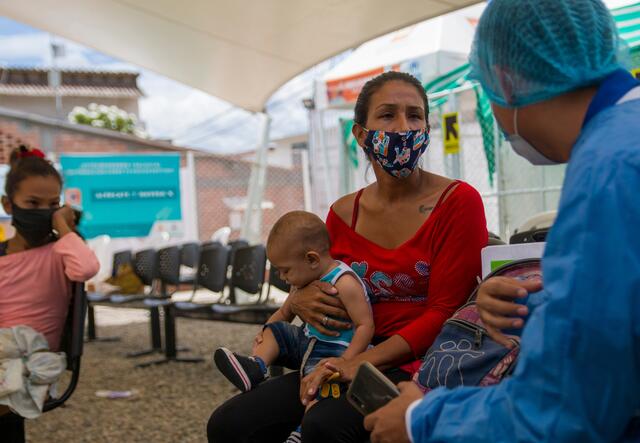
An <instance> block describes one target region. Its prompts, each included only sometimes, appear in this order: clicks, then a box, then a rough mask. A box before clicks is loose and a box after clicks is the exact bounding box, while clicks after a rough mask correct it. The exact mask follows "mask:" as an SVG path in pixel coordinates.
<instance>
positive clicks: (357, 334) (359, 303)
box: [336, 274, 374, 360]
mask: <svg viewBox="0 0 640 443" xmlns="http://www.w3.org/2000/svg"><path fill="white" fill-rule="evenodd" d="M336 288H338V297H339V298H340V300H341V301H342V304H343V305H344V307H345V309H346V310H347V313H348V314H349V317H350V318H351V321H352V322H353V324H354V327H355V331H354V334H353V340H351V343H350V344H349V347H348V348H347V350H346V351H345V353H344V354H343V355H342V356H343V357H344V358H345V359H347V360H350V359H351V358H353V357H355V356H356V355H358V354H360V353H362V352H364V351H365V350H366V349H367V347H368V346H369V343H371V339H372V338H373V332H374V325H373V314H372V313H371V306H369V303H368V302H367V298H366V296H365V293H364V289H363V287H362V284H360V282H359V281H358V280H357V279H356V278H355V277H354V276H353V275H350V274H345V275H343V276H342V277H340V279H339V280H338V281H337V282H336Z"/></svg>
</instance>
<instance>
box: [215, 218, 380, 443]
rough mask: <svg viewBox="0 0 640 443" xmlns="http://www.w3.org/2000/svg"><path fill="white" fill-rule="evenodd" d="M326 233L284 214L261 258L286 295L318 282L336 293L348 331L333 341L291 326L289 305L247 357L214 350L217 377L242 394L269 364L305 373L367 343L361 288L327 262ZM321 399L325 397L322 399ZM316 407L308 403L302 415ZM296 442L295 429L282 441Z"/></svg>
mask: <svg viewBox="0 0 640 443" xmlns="http://www.w3.org/2000/svg"><path fill="white" fill-rule="evenodd" d="M330 246H331V245H330V240H329V233H328V231H327V227H326V226H325V224H324V223H323V222H322V220H321V219H320V218H319V217H318V216H316V215H314V214H311V213H308V212H304V211H294V212H290V213H288V214H285V215H284V216H283V217H282V218H280V219H279V220H278V221H277V222H276V224H275V225H274V226H273V229H272V230H271V233H270V234H269V239H268V240H267V257H268V258H269V261H270V262H271V266H275V267H276V268H277V269H278V272H279V273H280V278H282V279H283V280H285V281H286V282H287V283H289V284H290V285H291V290H292V291H295V290H296V289H297V288H302V287H304V286H306V285H308V284H309V283H311V282H313V281H316V280H321V281H324V282H328V283H330V284H332V285H333V286H335V287H336V289H337V290H338V294H337V295H336V296H337V297H338V298H339V299H340V301H341V302H342V304H343V305H344V307H345V309H346V311H347V313H348V315H349V318H350V320H351V323H352V324H353V328H352V329H349V330H343V331H336V332H339V333H340V335H339V336H335V337H334V336H328V335H324V334H321V333H320V332H319V331H318V330H317V329H316V328H314V327H313V326H311V325H304V326H294V325H292V324H291V321H292V320H293V319H294V317H295V316H294V314H293V312H291V306H290V305H291V303H290V299H287V300H286V301H285V303H284V304H283V306H282V307H281V308H280V309H279V310H278V311H276V312H275V313H274V314H273V315H272V316H271V318H269V320H268V321H267V324H265V325H264V327H263V328H262V331H261V332H260V333H259V334H258V336H257V337H256V341H255V346H254V349H253V355H252V356H250V357H249V356H243V355H239V354H236V353H233V352H231V351H229V350H228V349H226V348H219V349H217V350H216V351H215V354H214V361H215V363H216V365H217V367H218V369H219V370H220V372H222V374H223V375H224V376H225V377H226V378H227V379H228V380H229V381H230V382H231V383H233V384H234V385H235V386H236V387H237V388H238V389H240V390H241V391H242V392H246V391H249V390H251V389H252V388H254V387H255V386H256V385H257V384H259V383H260V382H262V381H264V380H265V378H266V377H267V367H268V366H269V365H271V364H274V363H276V364H278V365H279V366H286V367H288V368H291V369H299V370H300V373H301V376H305V375H307V374H308V373H310V372H311V371H312V370H313V369H314V368H315V367H316V365H318V363H320V361H321V360H323V359H325V358H330V357H343V358H345V359H351V358H353V357H355V356H356V355H358V354H360V353H361V352H363V351H365V350H366V349H367V347H368V346H369V342H370V341H371V338H372V337H373V331H374V328H373V316H372V314H371V307H370V305H369V298H368V297H367V292H366V288H365V286H364V284H363V283H362V281H361V280H360V278H359V277H358V276H357V275H356V274H355V273H354V272H353V270H352V269H351V268H350V267H349V266H348V265H346V264H345V263H342V262H340V261H336V260H334V259H333V258H331V255H330V253H329V249H330ZM324 396H325V397H326V395H324ZM315 403H316V402H311V403H310V404H309V405H308V406H307V410H308V409H309V408H310V407H312V406H313V405H314V404H315ZM299 440H300V428H298V429H297V430H296V431H294V432H293V433H292V434H291V436H290V437H289V439H288V440H287V441H291V442H295V441H299Z"/></svg>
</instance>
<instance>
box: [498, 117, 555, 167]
mask: <svg viewBox="0 0 640 443" xmlns="http://www.w3.org/2000/svg"><path fill="white" fill-rule="evenodd" d="M513 128H514V130H515V134H513V135H509V134H506V133H504V131H503V133H504V134H505V138H506V139H507V141H508V142H509V143H511V147H512V148H513V150H514V151H515V152H516V154H518V155H519V156H520V157H523V158H524V159H526V160H528V161H529V163H531V164H532V165H535V166H548V165H557V164H558V162H556V161H553V160H551V159H550V158H548V157H546V156H544V155H543V154H542V153H541V152H540V151H538V150H537V149H536V148H534V147H533V145H532V144H531V143H529V142H528V141H527V140H526V139H525V138H524V137H522V136H521V135H520V134H518V109H517V108H516V110H515V112H514V113H513Z"/></svg>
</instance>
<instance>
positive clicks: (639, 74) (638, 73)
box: [631, 68, 640, 80]
mask: <svg viewBox="0 0 640 443" xmlns="http://www.w3.org/2000/svg"><path fill="white" fill-rule="evenodd" d="M631 74H633V76H634V77H635V78H637V79H638V80H640V68H637V69H633V70H632V71H631Z"/></svg>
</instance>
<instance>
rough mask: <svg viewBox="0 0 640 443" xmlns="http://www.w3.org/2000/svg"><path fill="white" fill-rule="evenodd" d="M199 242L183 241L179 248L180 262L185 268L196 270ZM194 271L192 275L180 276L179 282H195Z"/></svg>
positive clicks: (198, 257)
mask: <svg viewBox="0 0 640 443" xmlns="http://www.w3.org/2000/svg"><path fill="white" fill-rule="evenodd" d="M200 248H201V246H200V244H199V243H185V244H184V245H182V247H181V248H180V264H181V265H182V266H186V267H187V268H191V269H193V270H194V271H195V272H198V261H199V259H200ZM195 280H196V277H195V273H194V275H193V276H188V277H184V276H182V275H181V276H180V283H182V284H195Z"/></svg>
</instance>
